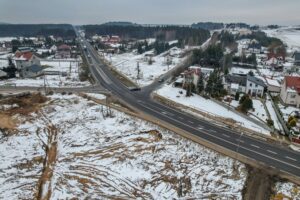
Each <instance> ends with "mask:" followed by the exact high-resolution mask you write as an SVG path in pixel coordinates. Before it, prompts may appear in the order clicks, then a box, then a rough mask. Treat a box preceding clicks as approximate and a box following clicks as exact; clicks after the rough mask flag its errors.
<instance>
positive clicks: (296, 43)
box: [263, 27, 300, 53]
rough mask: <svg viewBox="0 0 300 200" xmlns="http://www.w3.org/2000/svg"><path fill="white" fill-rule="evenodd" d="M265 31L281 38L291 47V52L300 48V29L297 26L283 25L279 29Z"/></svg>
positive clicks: (269, 34)
mask: <svg viewBox="0 0 300 200" xmlns="http://www.w3.org/2000/svg"><path fill="white" fill-rule="evenodd" d="M298 29H299V27H298ZM263 31H264V32H265V33H266V34H267V35H268V36H271V37H276V38H279V39H281V40H282V41H283V42H284V43H285V44H286V45H287V46H288V47H289V51H290V53H292V52H294V51H297V50H298V51H299V50H300V30H296V28H295V27H282V28H279V29H266V30H263Z"/></svg>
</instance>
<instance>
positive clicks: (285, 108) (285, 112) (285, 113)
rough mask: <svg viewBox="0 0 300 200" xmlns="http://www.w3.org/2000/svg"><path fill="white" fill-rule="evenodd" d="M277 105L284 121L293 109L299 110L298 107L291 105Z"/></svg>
mask: <svg viewBox="0 0 300 200" xmlns="http://www.w3.org/2000/svg"><path fill="white" fill-rule="evenodd" d="M278 107H279V109H280V111H281V112H282V114H283V116H282V117H283V119H284V120H285V121H288V119H289V116H290V115H291V114H292V113H294V112H295V111H298V112H299V108H296V107H293V106H284V105H282V104H278ZM294 114H295V113H294Z"/></svg>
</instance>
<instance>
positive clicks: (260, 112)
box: [249, 99, 268, 123]
mask: <svg viewBox="0 0 300 200" xmlns="http://www.w3.org/2000/svg"><path fill="white" fill-rule="evenodd" d="M252 102H253V108H254V111H251V110H250V111H249V112H250V113H251V114H252V115H255V116H256V117H257V118H259V119H260V120H262V121H263V122H265V123H266V121H267V119H268V114H267V112H266V110H265V107H264V104H263V103H262V102H261V100H259V99H252ZM252 115H250V117H253V116H252ZM254 119H255V117H254Z"/></svg>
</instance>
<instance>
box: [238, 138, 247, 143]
mask: <svg viewBox="0 0 300 200" xmlns="http://www.w3.org/2000/svg"><path fill="white" fill-rule="evenodd" d="M236 141H238V142H240V143H245V141H243V140H240V139H236Z"/></svg>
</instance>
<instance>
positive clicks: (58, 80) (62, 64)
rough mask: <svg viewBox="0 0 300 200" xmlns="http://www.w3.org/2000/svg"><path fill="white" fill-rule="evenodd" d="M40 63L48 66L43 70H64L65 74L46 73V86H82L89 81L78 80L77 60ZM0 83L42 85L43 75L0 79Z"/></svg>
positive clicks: (86, 84)
mask: <svg viewBox="0 0 300 200" xmlns="http://www.w3.org/2000/svg"><path fill="white" fill-rule="evenodd" d="M41 65H47V66H48V67H47V68H46V69H45V70H44V71H57V72H65V73H66V74H67V75H66V76H61V75H46V76H45V82H46V85H47V86H48V87H82V86H89V85H90V83H89V82H87V81H86V82H81V81H80V80H79V71H80V69H79V62H78V61H58V60H53V61H51V60H49V61H41ZM0 85H16V86H29V87H43V86H44V76H41V77H37V78H26V79H23V78H15V79H9V80H3V81H0Z"/></svg>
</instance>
